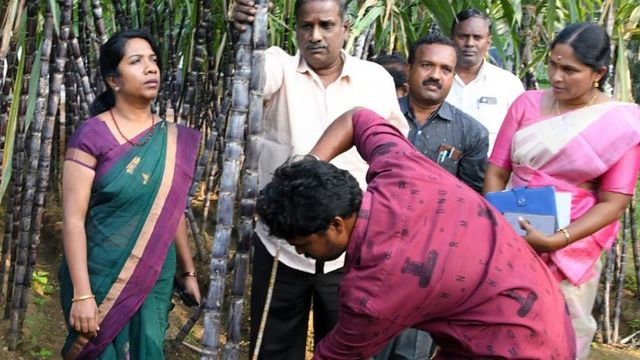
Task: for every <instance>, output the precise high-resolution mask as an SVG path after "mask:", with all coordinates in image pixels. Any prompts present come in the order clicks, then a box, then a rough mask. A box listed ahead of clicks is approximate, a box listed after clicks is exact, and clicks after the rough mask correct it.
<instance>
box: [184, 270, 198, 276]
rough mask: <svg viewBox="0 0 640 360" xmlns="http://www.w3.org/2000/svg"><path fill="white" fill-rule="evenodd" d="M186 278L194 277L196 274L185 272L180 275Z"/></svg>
mask: <svg viewBox="0 0 640 360" xmlns="http://www.w3.org/2000/svg"><path fill="white" fill-rule="evenodd" d="M187 276H193V277H195V276H196V272H195V271H185V272H183V273H182V277H187Z"/></svg>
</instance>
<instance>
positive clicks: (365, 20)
mask: <svg viewBox="0 0 640 360" xmlns="http://www.w3.org/2000/svg"><path fill="white" fill-rule="evenodd" d="M383 12H384V7H383V6H374V7H372V8H371V9H370V10H369V11H367V13H366V14H365V15H364V16H363V17H362V18H361V19H359V20H358V21H357V22H356V23H355V24H353V26H352V27H351V31H352V33H353V35H354V36H356V37H357V36H358V35H360V33H362V31H364V29H366V28H368V27H369V25H371V23H372V22H374V21H375V20H376V19H377V18H378V17H379V16H380V15H381V14H382V13H383Z"/></svg>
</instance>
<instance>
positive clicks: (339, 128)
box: [258, 109, 576, 360]
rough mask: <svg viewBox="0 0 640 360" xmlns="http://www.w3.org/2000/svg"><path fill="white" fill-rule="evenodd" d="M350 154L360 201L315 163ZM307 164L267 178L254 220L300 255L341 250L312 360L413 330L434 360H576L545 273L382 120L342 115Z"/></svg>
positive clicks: (345, 180)
mask: <svg viewBox="0 0 640 360" xmlns="http://www.w3.org/2000/svg"><path fill="white" fill-rule="evenodd" d="M354 144H355V146H356V147H357V149H358V151H359V152H360V155H361V156H362V157H363V158H364V159H365V160H366V161H367V162H368V163H369V171H368V173H367V181H368V187H367V191H366V192H365V193H364V195H362V194H361V192H360V190H359V189H358V183H357V182H356V180H355V179H354V178H353V177H352V176H351V175H350V174H349V173H347V172H346V171H344V170H339V169H337V168H336V167H334V166H333V165H331V164H329V163H327V162H325V161H329V160H331V159H332V158H334V157H335V156H337V155H338V154H340V153H342V152H344V151H346V150H347V149H349V148H351V146H353V145H354ZM311 154H313V155H311V156H310V157H309V158H308V159H304V160H301V161H297V162H291V163H287V164H284V165H282V166H281V167H279V168H278V169H277V170H276V172H275V175H274V177H273V180H272V182H271V183H270V184H268V185H267V186H266V187H265V188H264V189H263V190H262V191H261V192H260V196H259V199H258V213H259V215H260V216H261V217H262V219H263V220H264V221H265V223H266V224H267V226H268V227H269V230H270V232H271V233H272V234H273V235H276V236H278V237H281V238H284V239H286V240H287V241H288V242H289V243H290V244H291V245H293V246H295V247H296V250H297V251H298V252H299V253H301V254H305V255H307V256H310V257H312V258H315V259H321V260H330V259H333V258H336V257H338V256H339V255H340V254H342V252H344V251H345V250H346V252H347V259H346V262H345V268H344V269H345V276H344V279H343V280H342V283H341V285H340V315H339V320H338V324H337V325H336V327H335V328H334V329H333V330H332V331H331V332H330V333H329V334H328V335H327V337H326V338H325V339H324V340H323V341H322V342H320V344H319V345H318V346H317V347H316V353H315V358H317V359H332V360H336V359H363V358H367V357H370V356H371V355H373V354H375V353H377V351H379V350H380V349H381V348H382V347H383V346H384V345H385V343H386V342H387V341H388V340H389V339H391V338H392V337H394V336H395V335H397V334H398V333H400V332H401V331H402V330H403V329H406V328H411V327H413V328H418V329H421V330H425V331H428V332H429V333H430V334H431V335H432V336H433V338H434V340H435V342H436V343H437V344H438V345H439V346H440V350H439V353H438V356H439V357H438V358H442V359H449V358H469V357H474V358H478V357H492V358H493V357H503V358H512V359H513V358H528V359H575V348H576V345H575V338H574V335H573V329H572V327H571V321H570V319H569V316H568V314H567V311H566V307H565V303H564V299H563V297H562V294H561V293H560V290H559V288H558V285H557V283H556V281H555V279H554V278H553V276H552V275H551V274H550V273H549V271H548V270H547V268H546V267H545V265H544V263H543V262H542V261H541V260H540V259H539V258H538V256H537V255H536V254H535V252H534V251H533V250H532V249H531V248H530V247H529V245H527V243H526V242H525V241H524V240H523V239H522V238H521V237H519V236H518V235H517V234H516V233H515V232H514V231H513V230H512V229H511V227H510V225H509V224H508V223H506V221H505V220H503V218H502V217H500V216H499V215H497V214H498V213H497V212H496V211H495V210H494V209H493V208H492V207H491V206H490V205H489V204H488V203H487V202H486V201H485V200H484V199H483V198H482V197H481V196H479V195H478V194H476V193H475V192H474V191H473V190H471V189H470V188H468V187H467V186H465V185H463V184H462V183H461V182H460V181H458V180H457V179H456V178H455V177H453V176H452V175H450V174H449V173H447V172H446V171H444V170H442V169H441V168H440V167H439V166H438V165H437V164H435V163H433V162H431V160H429V159H427V158H426V157H424V156H423V155H422V154H420V153H419V152H417V151H416V150H415V148H414V147H413V146H412V145H411V144H410V143H409V142H408V141H407V140H406V139H405V138H404V136H403V135H402V134H401V133H400V132H398V131H397V130H396V129H395V128H394V127H393V126H390V125H389V124H388V122H386V121H385V120H384V119H382V118H381V117H379V116H378V115H377V114H375V113H373V112H371V111H369V110H365V109H354V110H352V111H349V112H347V113H345V114H343V115H342V116H340V117H339V118H338V119H337V120H336V121H335V122H333V124H332V125H331V126H329V128H328V129H327V130H326V131H325V133H324V135H323V136H322V137H321V138H320V140H319V141H318V143H317V144H316V146H315V147H314V148H313V150H312V152H311ZM312 157H317V158H319V159H320V160H322V161H318V160H316V159H313V158H312Z"/></svg>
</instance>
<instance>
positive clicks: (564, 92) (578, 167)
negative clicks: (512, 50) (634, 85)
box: [484, 23, 640, 359]
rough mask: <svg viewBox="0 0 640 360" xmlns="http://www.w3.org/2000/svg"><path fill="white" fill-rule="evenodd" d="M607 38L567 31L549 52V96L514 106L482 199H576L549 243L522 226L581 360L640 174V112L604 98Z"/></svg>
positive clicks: (585, 26) (592, 29) (596, 31)
mask: <svg viewBox="0 0 640 360" xmlns="http://www.w3.org/2000/svg"><path fill="white" fill-rule="evenodd" d="M610 61H611V55H610V50H609V37H608V36H607V34H606V32H605V31H604V29H602V28H601V27H600V26H598V25H595V24H589V23H581V24H573V25H569V26H567V27H566V28H565V29H563V30H562V31H561V32H560V33H559V34H558V36H557V37H556V39H555V40H554V41H553V43H552V45H551V50H550V55H549V64H548V73H549V80H550V82H551V85H552V89H550V90H545V91H528V92H526V93H524V94H523V95H521V96H520V97H519V98H518V99H517V100H516V101H515V102H514V103H513V105H512V106H511V108H510V110H509V112H508V113H507V116H506V117H505V120H504V122H503V124H502V127H501V129H500V132H499V133H498V138H497V140H496V145H495V147H494V150H493V153H492V154H491V157H490V159H489V166H488V168H487V173H486V177H485V183H484V191H485V193H486V192H491V191H500V190H504V189H505V188H506V187H507V186H528V187H540V186H549V185H551V186H554V187H555V189H556V191H557V192H566V193H570V194H571V210H570V223H569V225H567V226H566V227H564V228H562V229H560V230H558V231H557V232H556V233H554V234H551V235H545V234H542V233H541V232H540V231H537V230H536V229H535V228H533V227H532V226H531V225H530V224H528V223H526V222H521V226H522V227H523V228H524V229H525V230H526V231H527V234H526V236H525V239H526V240H527V241H528V242H529V244H530V245H531V246H532V247H533V248H534V249H536V250H537V251H538V252H539V253H540V254H541V256H542V257H543V259H544V260H545V261H546V263H547V265H548V266H549V268H550V269H551V271H552V272H553V273H554V274H555V275H556V278H557V279H558V281H560V286H561V289H562V291H563V293H564V295H565V299H566V301H567V305H568V307H569V312H570V314H571V318H572V323H573V327H574V330H575V331H576V340H577V347H578V349H577V350H578V352H577V354H578V358H579V359H585V358H587V356H588V353H589V347H590V344H591V340H592V339H593V335H594V333H595V330H596V322H595V319H593V317H592V316H591V310H592V308H593V303H594V301H595V296H596V292H597V289H598V280H599V277H600V270H601V264H600V261H599V258H600V255H601V253H602V251H603V250H606V249H609V248H610V247H611V245H612V244H613V242H614V241H615V239H616V235H617V232H618V229H619V223H618V218H619V217H620V215H621V214H622V212H623V211H624V209H625V208H626V206H627V205H628V204H629V201H630V200H631V198H632V196H633V192H634V190H635V186H636V178H637V174H638V168H639V167H640V145H639V144H640V111H639V109H638V106H637V105H636V104H628V103H621V102H616V101H612V100H611V99H610V98H609V97H608V96H606V95H605V94H604V93H603V92H602V85H603V84H604V82H605V80H606V78H607V71H608V66H609V63H610Z"/></svg>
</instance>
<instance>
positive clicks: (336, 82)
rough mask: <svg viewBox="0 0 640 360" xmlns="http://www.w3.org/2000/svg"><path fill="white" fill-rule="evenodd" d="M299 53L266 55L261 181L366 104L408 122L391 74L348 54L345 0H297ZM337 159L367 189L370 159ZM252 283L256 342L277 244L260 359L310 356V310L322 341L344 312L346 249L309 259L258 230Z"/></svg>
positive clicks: (244, 18)
mask: <svg viewBox="0 0 640 360" xmlns="http://www.w3.org/2000/svg"><path fill="white" fill-rule="evenodd" d="M252 5H253V4H252V2H251V1H250V0H236V10H235V14H234V20H235V24H234V25H235V27H236V29H237V30H240V31H242V30H243V27H244V25H243V24H246V23H248V22H251V21H253V16H252V15H253V14H254V13H255V10H254V7H253V6H252ZM295 14H296V39H297V44H298V47H299V51H298V53H296V54H295V55H294V56H291V55H289V54H287V53H286V52H285V51H284V50H282V49H280V48H277V47H272V48H269V49H268V50H267V54H266V59H265V72H266V83H265V87H264V99H265V108H264V135H263V145H262V149H261V155H260V160H259V166H258V167H259V169H258V171H259V186H260V187H263V186H265V185H266V184H267V183H268V182H269V181H270V180H271V175H272V174H273V172H274V170H275V169H276V168H277V167H278V166H279V165H281V164H282V163H283V162H284V161H285V160H287V159H288V158H289V157H291V156H292V155H297V154H307V153H308V152H309V151H310V150H311V148H312V147H313V146H314V145H315V143H316V141H317V140H318V139H319V138H320V136H321V135H322V133H323V132H324V130H325V129H326V128H327V126H329V124H331V122H332V121H333V120H334V119H336V118H337V117H338V116H339V115H341V114H342V113H344V112H345V111H347V110H349V109H351V108H353V107H355V106H363V107H367V108H369V109H371V110H373V111H375V112H377V113H378V114H380V115H381V116H383V117H385V118H387V119H389V120H390V121H391V122H392V123H394V125H396V126H397V127H398V128H400V130H402V131H403V132H404V133H405V134H406V133H408V125H407V122H406V120H405V119H404V116H403V115H402V112H401V111H400V106H399V104H398V101H397V99H396V95H395V94H396V93H395V90H394V84H393V80H392V78H391V76H389V74H388V73H387V72H386V71H385V70H384V68H382V67H381V66H380V65H378V64H375V63H372V62H368V61H363V60H360V59H357V58H355V57H352V56H349V55H347V54H346V53H345V52H344V51H343V50H342V46H343V44H344V42H345V39H346V37H347V32H348V29H349V23H348V21H347V19H346V2H345V0H297V1H296V2H295ZM332 163H333V164H334V165H336V166H338V167H340V168H342V169H345V170H348V171H349V172H350V173H351V174H352V175H353V176H355V178H356V179H357V180H358V182H359V184H360V187H361V188H362V189H365V188H366V182H365V175H366V171H367V164H366V162H365V161H364V160H362V158H360V156H359V155H358V153H357V152H356V151H355V150H354V149H352V150H351V151H350V152H347V153H345V154H342V155H341V156H340V157H338V158H336V159H335V160H334V161H332ZM256 233H257V238H256V239H255V241H254V257H253V273H252V287H251V343H252V346H251V349H252V351H253V350H254V349H253V346H254V344H255V341H256V336H257V330H258V325H259V324H260V319H261V314H262V309H263V307H264V303H265V298H266V293H267V288H268V283H269V275H270V273H271V266H272V263H273V256H275V253H276V248H277V246H278V245H279V246H280V257H279V261H280V263H279V265H278V270H277V276H276V282H275V286H274V290H273V297H272V299H271V305H270V308H269V315H268V319H267V322H266V329H265V332H264V337H263V342H262V347H261V349H260V358H261V359H268V360H273V359H275V360H277V359H287V360H288V359H304V357H305V347H306V337H307V324H308V320H309V310H310V306H311V303H312V302H313V315H314V318H313V323H314V337H315V343H316V344H317V343H318V342H319V341H320V339H322V338H323V337H324V335H326V334H327V333H328V332H329V331H330V330H331V329H332V328H333V326H334V325H335V323H336V322H337V318H338V283H339V281H340V279H341V278H342V266H343V263H344V256H342V257H340V258H338V259H337V260H333V261H327V262H321V261H315V260H313V259H310V258H307V257H305V256H303V255H300V254H298V253H297V252H296V250H295V248H294V247H293V246H291V245H289V244H288V243H287V242H286V241H284V240H282V239H277V238H274V237H271V236H269V235H268V230H267V229H266V228H265V226H264V225H263V224H262V223H259V224H258V226H257V229H256Z"/></svg>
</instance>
